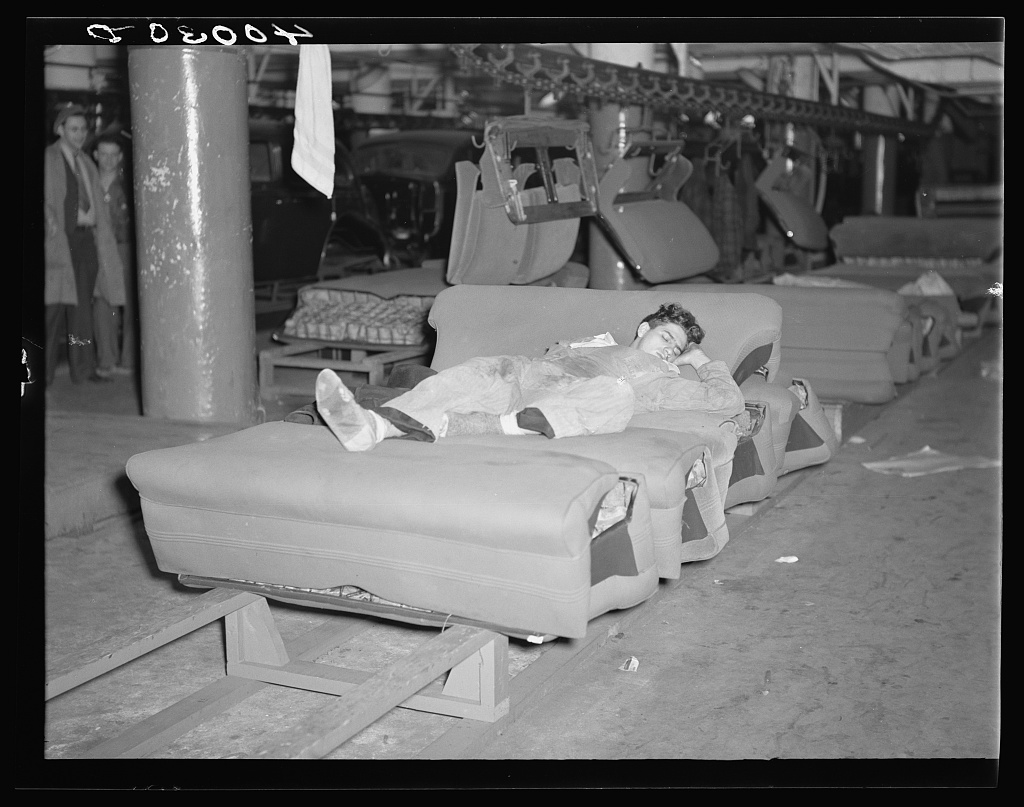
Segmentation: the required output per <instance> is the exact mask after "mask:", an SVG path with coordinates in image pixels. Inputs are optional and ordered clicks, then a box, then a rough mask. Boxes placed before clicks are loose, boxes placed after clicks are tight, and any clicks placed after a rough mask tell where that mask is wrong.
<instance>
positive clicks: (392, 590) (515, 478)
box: [127, 286, 781, 637]
mask: <svg viewBox="0 0 1024 807" xmlns="http://www.w3.org/2000/svg"><path fill="white" fill-rule="evenodd" d="M668 301H675V302H680V303H682V304H683V305H685V306H687V307H689V308H691V309H693V310H694V311H695V313H697V315H698V317H699V318H700V319H701V320H702V321H704V322H712V321H720V322H723V327H722V328H716V329H714V331H713V332H712V333H709V336H708V338H707V340H705V347H706V348H707V350H708V352H709V354H710V355H712V356H715V357H716V358H721V359H722V360H724V361H726V362H727V363H728V364H729V366H730V367H731V368H732V369H733V371H734V373H736V374H745V376H746V377H750V376H752V375H756V374H757V372H758V371H761V372H762V373H764V374H767V375H768V376H769V377H771V376H773V375H774V374H775V373H776V372H777V369H778V345H779V335H780V324H781V311H780V309H779V306H778V305H777V304H776V303H775V302H773V301H771V300H769V299H767V298H765V297H762V296H758V295H747V296H746V297H743V296H735V295H730V296H729V297H728V298H726V297H724V296H715V295H690V294H686V293H685V291H684V292H680V291H677V290H667V291H663V292H655V293H651V292H618V291H607V292H601V291H594V290H589V289H562V288H538V287H529V286H525V287H491V286H475V287H470V286H455V287H452V288H450V289H446V290H445V291H443V292H441V293H440V294H439V295H438V296H437V299H436V301H435V303H434V306H433V307H432V308H431V314H430V316H431V321H432V322H433V323H434V324H435V327H436V328H437V340H438V344H437V350H436V351H435V354H434V366H433V369H441V367H443V366H446V365H445V362H450V363H457V362H458V361H461V360H462V359H463V358H464V357H470V356H477V355H488V354H490V355H496V354H502V353H518V354H521V355H539V354H540V353H542V352H543V348H544V347H546V346H548V345H550V344H552V343H554V342H556V341H558V340H560V339H571V338H579V337H580V336H587V335H591V334H593V333H600V332H603V331H611V332H612V333H613V334H615V335H616V337H617V338H618V340H619V341H620V342H626V343H628V341H630V339H631V338H632V336H633V335H634V334H635V330H636V327H637V326H638V325H639V322H640V320H641V319H642V318H643V317H644V316H646V315H647V314H650V313H652V312H653V310H655V309H656V308H657V306H658V305H660V304H661V303H662V302H668ZM685 369H687V370H689V369H690V368H685ZM635 420H636V421H637V422H635V423H632V424H630V426H629V427H628V428H627V429H626V430H625V431H624V432H622V433H619V434H613V435H600V436H598V435H594V436H589V437H581V438H573V439H566V440H557V441H549V440H547V439H546V438H544V437H541V436H539V435H528V436H522V437H507V438H503V437H460V438H448V439H445V440H442V441H440V442H438V443H436V444H432V443H420V442H413V441H405V440H387V441H385V442H384V443H382V444H380V445H379V446H377V447H376V448H375V449H374V450H373V451H369V452H360V453H348V452H345V451H344V450H342V449H341V447H340V446H339V445H338V444H337V441H336V439H335V438H334V437H333V435H332V434H331V433H330V432H329V431H328V430H327V429H326V428H324V427H323V426H322V425H315V424H314V425H299V424H297V423H288V422H283V423H281V422H279V423H266V424H263V425H261V426H256V427H253V428H250V429H245V430H243V431H240V432H237V433H235V434H232V435H228V436H226V437H224V438H218V439H215V440H209V441H206V442H203V443H197V444H192V445H187V446H181V447H177V448H173V449H162V450H159V451H154V452H146V453H144V454H140V455H136V456H135V457H132V458H131V460H129V463H128V468H127V471H128V475H129V478H130V479H131V481H132V482H133V484H135V486H136V488H137V489H138V490H139V493H140V498H141V501H142V507H143V516H144V520H145V526H146V530H147V533H148V534H149V537H150V541H151V543H152V545H153V549H154V554H155V556H156V559H157V563H158V566H159V567H160V568H161V569H162V570H164V571H166V572H172V573H177V574H192V575H197V576H202V577H208V578H215V579H221V580H231V579H236V580H237V579H242V580H251V581H254V582H262V583H271V584H276V585H286V586H293V587H297V588H313V589H326V588H333V587H337V586H345V585H348V586H357V587H359V588H362V589H364V590H366V591H368V592H370V593H372V594H374V595H376V596H378V597H382V598H384V599H386V600H388V601H393V602H397V603H402V604H405V605H407V606H410V607H413V608H426V609H430V610H432V611H435V612H438V613H441V614H451V615H453V616H455V617H462V618H466V619H474V620H478V621H483V622H486V623H489V624H492V625H495V626H498V627H499V628H500V629H502V630H505V631H506V632H510V633H514V634H530V635H556V636H567V637H579V636H583V635H584V634H585V631H586V628H587V622H588V620H590V619H592V618H593V617H594V616H596V615H598V614H600V613H603V612H604V611H607V610H610V609H613V608H624V607H629V606H631V605H633V604H636V603H638V602H641V601H643V600H644V599H646V598H647V597H649V596H651V594H652V593H653V592H654V591H655V590H656V589H657V581H658V578H659V577H674V576H678V575H679V566H680V564H681V563H683V562H687V561H691V560H704V559H707V558H710V557H713V556H714V555H715V554H717V553H718V552H719V551H721V549H722V547H723V546H725V544H726V542H727V540H728V530H727V527H726V521H725V514H724V489H725V486H726V485H727V484H728V480H729V476H730V474H731V472H732V462H733V455H734V451H735V447H736V443H737V439H738V438H737V429H738V424H736V423H735V422H733V421H731V420H730V421H726V422H719V420H718V419H716V418H711V417H710V416H704V417H700V416H699V415H698V414H695V413H687V412H673V413H661V412H655V413H647V414H645V415H641V416H637V418H636V419H635ZM623 480H627V481H629V482H631V483H635V497H634V499H633V501H632V503H631V504H632V506H631V508H630V511H629V520H628V522H623V523H622V525H624V527H625V528H624V529H621V528H619V529H615V530H614V531H612V530H609V531H606V532H607V535H606V534H605V533H602V534H600V535H598V536H596V537H595V536H594V535H593V529H594V524H595V522H596V520H597V517H598V514H599V512H600V509H601V506H602V503H603V502H605V501H606V500H607V497H608V496H610V495H611V494H612V493H613V492H614V491H616V490H617V489H618V486H619V485H620V484H621V483H622V482H623ZM622 525H620V526H622ZM598 542H602V543H601V544H600V552H598V551H597V550H598V548H599V543H598ZM605 544H607V545H608V547H610V548H608V549H606V548H604V546H605Z"/></svg>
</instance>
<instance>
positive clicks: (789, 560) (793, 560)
mask: <svg viewBox="0 0 1024 807" xmlns="http://www.w3.org/2000/svg"><path fill="white" fill-rule="evenodd" d="M798 560H800V558H798V557H797V556H796V555H783V556H782V557H781V558H776V559H775V562H776V563H796V562H797V561H798Z"/></svg>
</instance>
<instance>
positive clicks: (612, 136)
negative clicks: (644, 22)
mask: <svg viewBox="0 0 1024 807" xmlns="http://www.w3.org/2000/svg"><path fill="white" fill-rule="evenodd" d="M578 47H579V50H580V52H581V53H583V54H584V55H586V56H589V57H590V58H592V59H597V60H599V61H602V62H613V63H615V64H621V65H626V66H627V67H636V66H637V65H639V66H640V67H642V68H643V69H645V70H653V69H654V66H655V65H654V62H655V58H654V57H655V48H654V43H653V42H593V43H589V44H585V45H579V46H578ZM642 115H643V109H642V108H641V107H639V106H621V105H619V104H610V103H601V102H593V103H592V104H591V107H590V116H589V119H588V122H589V123H590V136H591V139H592V140H593V143H594V160H595V162H596V163H597V174H598V177H600V176H602V175H603V174H604V171H605V169H606V168H607V167H608V166H609V165H611V164H612V163H613V162H614V161H615V160H616V159H617V158H618V156H619V153H620V146H621V145H623V144H624V141H625V137H626V135H625V131H624V130H627V129H637V128H639V127H640V125H641V123H642ZM589 227H590V229H589V232H588V236H589V238H590V254H589V264H590V288H592V289H620V290H621V289H641V288H646V284H644V283H643V282H642V281H640V280H638V279H637V278H636V277H635V276H634V275H633V273H632V271H630V270H629V269H628V268H627V267H626V264H625V263H624V262H623V261H622V259H621V258H620V257H619V254H618V253H617V252H616V251H615V250H614V248H613V247H612V245H611V244H610V243H608V240H607V239H606V238H605V236H604V233H602V232H601V229H600V227H598V225H597V224H594V223H591V224H590V225H589Z"/></svg>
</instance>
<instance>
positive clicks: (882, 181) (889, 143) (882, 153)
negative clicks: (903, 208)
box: [861, 85, 899, 216]
mask: <svg viewBox="0 0 1024 807" xmlns="http://www.w3.org/2000/svg"><path fill="white" fill-rule="evenodd" d="M897 109H899V106H898V100H897V99H896V98H894V97H893V94H892V93H890V92H889V91H888V90H886V88H885V87H882V86H878V85H870V86H867V87H865V88H864V111H865V112H872V113H874V114H876V115H889V116H894V115H895V114H896V111H897ZM863 144H864V145H863V152H862V153H863V156H864V175H863V178H862V185H861V188H862V192H861V212H862V213H864V214H865V215H875V216H891V215H892V214H893V212H894V211H895V209H896V138H895V137H892V136H890V135H880V134H869V135H864V137H863Z"/></svg>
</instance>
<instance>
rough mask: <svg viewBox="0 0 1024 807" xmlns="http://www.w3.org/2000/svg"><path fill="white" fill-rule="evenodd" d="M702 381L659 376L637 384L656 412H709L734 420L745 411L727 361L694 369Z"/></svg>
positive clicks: (710, 363) (639, 390) (741, 397)
mask: <svg viewBox="0 0 1024 807" xmlns="http://www.w3.org/2000/svg"><path fill="white" fill-rule="evenodd" d="M695 369H696V372H697V376H698V377H699V378H700V380H699V381H693V380H692V379H689V378H683V377H682V376H658V377H656V378H652V379H650V380H647V381H644V382H643V383H642V384H638V385H637V392H638V393H639V394H641V395H643V396H644V397H645V398H646V399H647V400H648V401H649V402H650V405H651V406H652V408H654V409H676V410H680V409H683V410H690V411H698V412H707V413H709V414H712V415H716V416H720V417H722V418H732V417H735V416H737V415H739V414H740V413H741V412H743V411H744V408H745V401H744V398H743V393H742V392H741V391H740V388H739V387H738V386H737V385H736V382H735V381H734V380H733V377H732V374H731V373H730V372H729V367H728V365H727V364H726V363H725V362H724V361H709V362H708V363H707V364H704V365H702V366H701V367H697V368H695Z"/></svg>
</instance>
